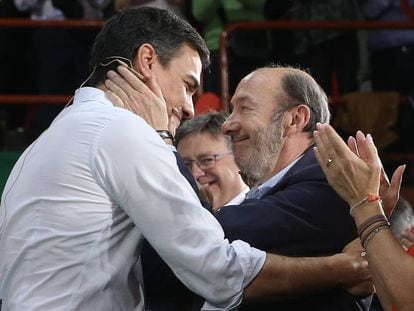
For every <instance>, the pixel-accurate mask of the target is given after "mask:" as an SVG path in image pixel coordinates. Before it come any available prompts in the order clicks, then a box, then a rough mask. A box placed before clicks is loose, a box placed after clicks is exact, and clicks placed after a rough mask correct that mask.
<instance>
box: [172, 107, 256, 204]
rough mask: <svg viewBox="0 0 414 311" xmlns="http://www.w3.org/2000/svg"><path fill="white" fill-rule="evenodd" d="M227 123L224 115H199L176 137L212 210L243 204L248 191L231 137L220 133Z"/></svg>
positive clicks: (181, 152) (182, 127)
mask: <svg viewBox="0 0 414 311" xmlns="http://www.w3.org/2000/svg"><path fill="white" fill-rule="evenodd" d="M225 120H226V117H225V115H224V114H221V113H208V114H204V115H200V116H197V117H195V118H194V119H192V120H187V121H185V122H184V123H183V125H181V126H180V127H179V129H178V130H177V134H176V136H175V139H176V146H177V151H178V153H179V154H180V155H181V157H182V159H183V161H184V163H185V165H186V166H187V167H188V169H189V170H190V171H191V173H192V175H193V176H194V178H195V179H196V181H197V183H198V185H199V188H200V190H201V192H202V193H203V194H204V195H205V197H206V198H207V200H208V201H209V202H210V203H211V205H212V208H213V211H217V210H218V209H220V208H221V207H223V206H225V205H233V204H239V203H241V202H242V201H243V200H244V198H245V195H246V193H247V192H248V191H249V187H248V186H247V185H246V184H245V183H244V181H243V179H242V177H241V176H240V174H239V168H238V166H237V164H236V162H235V161H234V156H233V152H232V151H231V141H230V137H229V136H226V135H224V134H223V133H222V132H221V130H220V127H221V125H222V124H223V123H224V122H225Z"/></svg>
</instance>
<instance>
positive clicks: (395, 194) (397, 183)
mask: <svg viewBox="0 0 414 311" xmlns="http://www.w3.org/2000/svg"><path fill="white" fill-rule="evenodd" d="M404 170H405V165H400V166H399V167H397V169H396V170H395V171H394V174H392V177H391V184H390V187H389V189H388V193H389V194H388V193H387V195H389V196H390V200H389V201H390V202H393V205H392V206H387V207H385V206H384V210H385V212H386V214H387V216H388V217H389V216H391V214H392V212H393V211H394V208H395V206H396V205H397V202H398V199H399V197H400V189H401V182H402V177H403V174H404Z"/></svg>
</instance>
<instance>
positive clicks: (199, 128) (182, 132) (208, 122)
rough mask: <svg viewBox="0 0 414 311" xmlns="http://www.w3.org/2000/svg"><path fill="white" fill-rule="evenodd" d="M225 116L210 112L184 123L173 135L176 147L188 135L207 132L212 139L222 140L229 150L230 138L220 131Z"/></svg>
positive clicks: (220, 113)
mask: <svg viewBox="0 0 414 311" xmlns="http://www.w3.org/2000/svg"><path fill="white" fill-rule="evenodd" d="M226 119H227V115H226V114H225V113H222V112H210V113H206V114H201V115H198V116H196V117H194V118H193V119H190V120H186V121H184V122H183V123H182V124H181V126H180V127H179V128H178V129H177V132H176V134H175V145H176V146H178V145H179V143H180V141H181V140H182V139H183V138H184V137H187V136H189V135H194V134H200V133H204V132H207V133H209V134H211V135H213V136H214V137H216V138H218V139H220V138H224V139H225V141H226V143H227V146H228V147H229V149H230V148H231V140H230V137H229V136H227V135H224V134H223V132H222V131H221V125H222V124H223V123H224V122H225V121H226Z"/></svg>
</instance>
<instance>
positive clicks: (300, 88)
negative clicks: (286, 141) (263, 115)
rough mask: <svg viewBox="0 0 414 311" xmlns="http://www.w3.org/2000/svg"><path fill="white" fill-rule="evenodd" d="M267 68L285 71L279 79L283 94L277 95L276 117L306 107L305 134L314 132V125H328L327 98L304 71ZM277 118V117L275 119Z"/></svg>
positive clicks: (288, 68) (329, 115)
mask: <svg viewBox="0 0 414 311" xmlns="http://www.w3.org/2000/svg"><path fill="white" fill-rule="evenodd" d="M269 68H280V69H287V70H286V71H285V72H284V73H283V76H282V78H281V86H282V89H283V91H284V93H285V94H283V95H280V94H277V95H276V97H277V100H278V101H279V102H280V108H279V109H278V110H277V115H279V114H280V113H282V112H285V111H288V110H289V109H292V108H294V107H296V106H299V105H306V106H308V107H309V109H310V119H309V123H308V124H307V125H306V127H305V128H304V131H305V132H311V133H312V132H313V131H314V130H316V123H318V122H321V123H329V120H330V117H331V114H330V112H329V104H328V97H327V96H326V93H325V91H324V90H323V89H322V88H321V87H320V85H319V84H318V83H317V82H316V81H315V79H313V78H312V76H311V75H309V74H308V73H307V72H306V71H304V70H302V69H299V68H293V67H287V66H280V65H271V66H269ZM276 118H277V117H276Z"/></svg>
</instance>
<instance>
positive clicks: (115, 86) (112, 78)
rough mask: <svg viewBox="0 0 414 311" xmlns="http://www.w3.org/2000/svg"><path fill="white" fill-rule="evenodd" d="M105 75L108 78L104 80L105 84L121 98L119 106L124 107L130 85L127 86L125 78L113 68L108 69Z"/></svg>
mask: <svg viewBox="0 0 414 311" xmlns="http://www.w3.org/2000/svg"><path fill="white" fill-rule="evenodd" d="M107 76H108V78H109V79H106V80H105V86H106V87H107V88H108V90H110V91H112V92H113V93H114V94H115V95H116V96H117V97H118V98H119V99H121V100H122V102H123V105H121V107H125V105H126V104H127V103H128V102H129V94H131V93H132V90H131V87H130V86H129V87H128V86H127V83H126V82H125V80H124V79H123V78H122V77H121V76H120V75H118V74H117V73H116V72H115V71H113V70H110V71H108V73H107Z"/></svg>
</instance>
